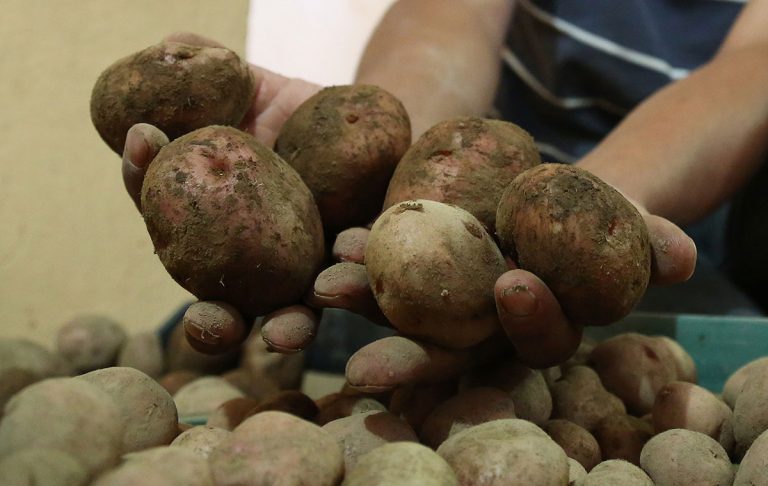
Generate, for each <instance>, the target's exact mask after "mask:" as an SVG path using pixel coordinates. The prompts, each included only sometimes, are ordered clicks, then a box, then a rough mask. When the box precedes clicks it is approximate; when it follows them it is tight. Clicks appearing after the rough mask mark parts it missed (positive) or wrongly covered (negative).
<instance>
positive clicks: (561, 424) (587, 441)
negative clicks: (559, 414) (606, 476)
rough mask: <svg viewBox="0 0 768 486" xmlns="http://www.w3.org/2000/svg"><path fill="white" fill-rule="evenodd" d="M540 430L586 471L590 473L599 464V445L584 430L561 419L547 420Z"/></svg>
mask: <svg viewBox="0 0 768 486" xmlns="http://www.w3.org/2000/svg"><path fill="white" fill-rule="evenodd" d="M542 428H543V429H544V432H546V433H547V435H549V436H550V437H551V438H552V440H554V441H555V442H557V444H558V445H559V446H560V447H562V448H563V451H565V454H566V455H567V456H568V457H570V458H572V459H575V460H576V461H578V463H579V464H581V466H582V467H583V468H584V469H585V470H586V471H591V470H592V468H593V467H595V466H596V465H597V464H598V463H600V461H601V457H602V456H601V453H600V445H599V444H598V443H597V440H595V437H594V436H593V435H592V434H590V433H589V432H588V431H587V430H586V429H585V428H583V427H581V426H579V425H576V424H574V423H573V422H569V421H568V420H563V419H553V420H549V421H547V422H546V423H544V424H543V425H542Z"/></svg>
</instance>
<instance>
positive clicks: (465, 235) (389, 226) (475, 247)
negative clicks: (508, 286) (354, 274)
mask: <svg viewBox="0 0 768 486" xmlns="http://www.w3.org/2000/svg"><path fill="white" fill-rule="evenodd" d="M365 262H366V270H367V273H368V280H369V282H370V284H371V289H372V290H373V294H374V296H375V297H376V301H377V302H378V304H379V307H381V310H382V312H383V313H384V315H385V316H386V317H387V318H388V319H389V321H390V322H391V323H392V325H393V326H394V327H395V328H397V329H398V330H399V331H400V332H402V333H403V334H405V335H408V336H412V337H415V338H419V339H422V340H425V341H428V342H431V343H434V344H438V345H441V346H446V347H452V348H461V347H468V346H471V345H473V344H478V343H479V342H481V341H482V340H484V339H486V338H488V337H489V336H491V335H492V334H493V333H494V332H496V331H497V330H498V329H499V328H500V326H499V322H498V316H497V313H496V304H495V300H494V295H493V286H494V283H495V282H496V279H497V278H498V277H499V275H501V274H502V273H504V271H505V270H506V269H507V266H506V263H505V261H504V257H502V255H501V253H500V252H499V249H498V248H497V247H496V244H495V243H494V241H493V239H492V238H491V237H490V235H488V233H487V232H486V231H485V230H484V229H483V227H482V225H481V224H480V222H479V221H478V220H477V219H476V218H475V217H474V216H472V215H471V214H469V213H468V212H466V211H464V210H463V209H460V208H457V207H453V206H449V205H447V204H443V203H439V202H435V201H427V200H416V201H406V202H402V203H399V204H397V205H396V206H392V207H391V208H389V209H388V210H386V211H385V212H384V213H383V214H382V215H381V216H380V217H379V218H378V219H377V220H376V222H375V223H374V225H373V227H372V229H371V234H370V236H369V237H368V246H367V248H366V251H365Z"/></svg>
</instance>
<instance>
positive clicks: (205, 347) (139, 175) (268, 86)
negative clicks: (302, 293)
mask: <svg viewBox="0 0 768 486" xmlns="http://www.w3.org/2000/svg"><path fill="white" fill-rule="evenodd" d="M165 40H166V41H175V42H184V43H187V44H192V45H200V46H210V47H221V45H220V44H218V43H217V42H214V41H212V40H210V39H206V38H204V37H201V36H198V35H196V34H189V33H176V34H172V35H170V36H168V37H166V38H165ZM250 67H251V70H252V71H253V74H254V78H255V81H256V82H255V94H254V98H253V104H252V106H251V107H250V109H249V110H248V112H247V114H246V116H245V118H244V119H243V122H242V124H241V126H240V128H241V129H242V130H244V131H246V132H249V133H251V134H253V135H254V136H255V137H256V138H257V139H258V140H259V141H261V142H262V143H263V144H265V145H267V146H269V147H272V146H273V145H274V142H275V139H276V138H277V135H278V134H279V132H280V128H281V127H282V125H283V123H285V121H286V120H287V119H288V117H289V116H290V115H291V114H292V113H293V112H294V111H295V110H296V108H297V107H298V106H299V105H300V104H301V103H303V102H304V101H305V100H306V99H307V98H309V97H310V96H312V95H313V94H315V93H316V92H317V91H318V90H319V89H320V88H321V87H320V86H318V85H315V84H312V83H308V82H306V81H303V80H300V79H291V78H286V77H284V76H280V75H278V74H275V73H273V72H270V71H267V70H266V69H262V68H259V67H256V66H253V65H251V66H250ZM167 143H168V137H167V136H166V135H165V134H164V133H163V132H161V131H160V130H159V129H157V128H156V127H154V126H152V125H148V124H144V123H140V124H137V125H134V126H133V127H132V128H131V129H130V130H129V131H128V134H127V137H126V141H125V146H124V149H123V162H122V172H123V182H124V183H125V188H126V190H127V191H128V195H129V196H130V197H131V199H133V201H134V203H135V204H136V207H137V208H139V210H141V187H142V184H143V181H144V176H145V174H146V171H147V168H148V167H149V164H150V162H151V161H152V159H154V158H155V156H156V155H157V153H158V152H159V150H160V149H161V148H162V147H163V146H164V145H166V144H167ZM319 319H320V316H319V313H318V312H317V311H314V310H312V309H310V308H308V307H306V306H303V305H295V306H290V307H287V308H285V309H280V310H278V311H275V312H273V313H272V314H270V315H268V316H266V317H265V318H264V320H263V325H264V327H265V328H266V329H267V332H266V334H265V339H266V340H267V343H268V344H269V345H270V346H272V347H273V348H274V349H275V350H277V351H282V352H295V351H298V350H300V349H303V348H304V347H305V346H306V345H307V344H309V342H310V341H311V340H312V338H314V336H315V333H316V330H317V325H318V322H319ZM252 325H253V322H247V321H246V320H245V319H243V317H242V316H241V315H240V313H239V312H238V310H237V309H235V308H233V307H232V306H230V305H229V304H227V303H224V302H198V303H196V304H193V305H192V306H191V307H190V308H189V310H188V311H187V313H186V314H185V316H184V328H185V331H186V334H187V338H188V340H189V341H190V344H192V346H193V347H195V348H196V349H197V350H199V351H201V352H205V353H221V352H224V351H226V350H228V349H231V348H232V347H234V346H236V345H238V344H239V343H240V342H242V341H243V340H244V339H245V338H246V337H247V335H248V333H249V331H250V329H251V326H252Z"/></svg>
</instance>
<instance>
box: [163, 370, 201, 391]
mask: <svg viewBox="0 0 768 486" xmlns="http://www.w3.org/2000/svg"><path fill="white" fill-rule="evenodd" d="M202 376H203V375H201V374H200V373H195V372H194V371H189V370H178V371H171V372H169V373H166V374H164V375H163V376H161V377H160V378H159V379H158V380H157V382H158V383H159V384H160V386H162V387H163V388H165V390H166V391H167V392H168V393H170V394H171V396H173V395H175V394H176V392H177V391H179V390H180V389H181V387H183V386H184V385H186V384H187V383H191V382H193V381H195V380H196V379H198V378H201V377H202Z"/></svg>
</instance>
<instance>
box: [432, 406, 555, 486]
mask: <svg viewBox="0 0 768 486" xmlns="http://www.w3.org/2000/svg"><path fill="white" fill-rule="evenodd" d="M437 453H438V454H440V455H441V456H442V457H443V458H444V459H445V460H446V461H447V462H448V464H450V465H451V467H452V468H453V470H454V472H455V473H456V477H457V478H458V479H459V484H462V485H481V484H482V485H509V484H546V485H553V486H555V485H562V486H566V485H567V484H568V477H569V465H568V457H567V456H566V455H565V452H563V450H562V449H561V448H560V446H558V445H557V444H556V443H555V442H554V441H553V440H552V439H550V438H549V436H548V435H547V434H546V433H545V432H544V431H543V430H541V429H540V428H539V427H537V426H536V425H534V424H532V423H530V422H527V421H524V420H519V419H501V420H494V421H491V422H486V423H484V424H480V425H476V426H474V427H470V428H468V429H464V430H462V431H461V432H459V433H457V434H454V435H452V436H450V437H449V438H448V439H447V440H446V441H445V442H443V443H442V444H441V445H440V447H439V448H438V449H437Z"/></svg>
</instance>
